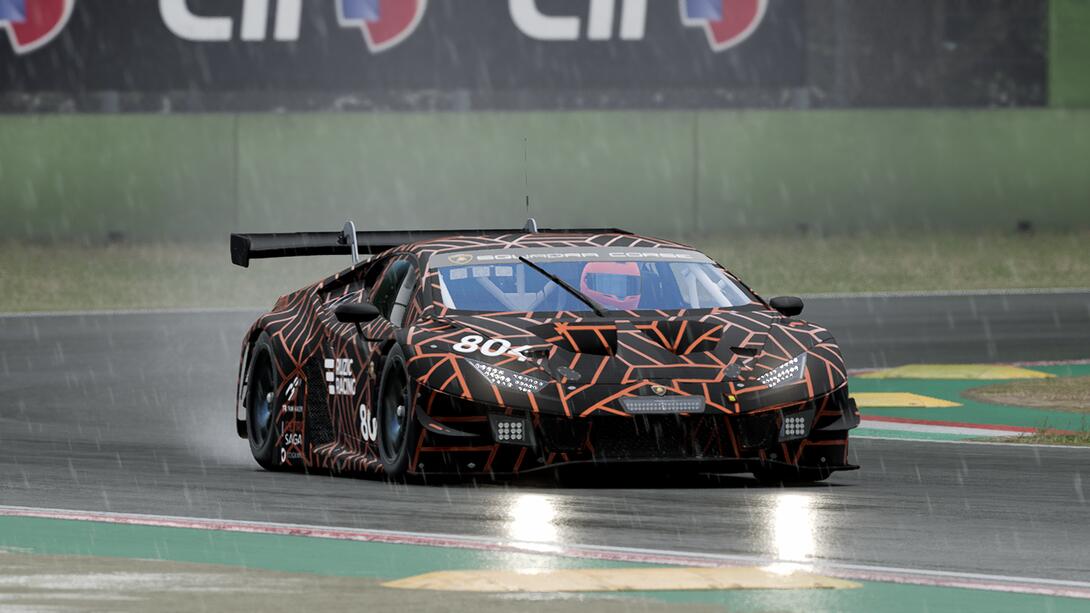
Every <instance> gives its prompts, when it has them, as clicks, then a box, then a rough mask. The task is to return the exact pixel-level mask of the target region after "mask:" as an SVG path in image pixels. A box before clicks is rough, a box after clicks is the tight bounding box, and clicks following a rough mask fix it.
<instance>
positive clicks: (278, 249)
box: [231, 220, 629, 268]
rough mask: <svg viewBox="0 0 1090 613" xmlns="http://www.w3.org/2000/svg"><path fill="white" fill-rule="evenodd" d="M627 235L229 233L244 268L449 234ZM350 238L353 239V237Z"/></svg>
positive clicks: (531, 228)
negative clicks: (266, 261)
mask: <svg viewBox="0 0 1090 613" xmlns="http://www.w3.org/2000/svg"><path fill="white" fill-rule="evenodd" d="M537 232H542V233H549V234H554V233H556V234H567V233H571V234H576V233H578V234H629V232H626V231H624V230H618V229H616V228H584V229H566V230H556V229H543V230H538V229H537V223H536V222H533V220H530V221H528V222H527V224H526V227H525V228H520V229H517V230H503V229H496V230H480V229H478V230H380V231H365V232H356V231H355V225H353V224H352V223H351V222H349V223H347V224H345V229H344V230H343V231H341V232H285V233H275V234H232V235H231V262H232V263H233V264H235V265H236V266H242V267H243V268H246V267H249V266H250V260H256V259H261V258H286V257H296V256H312V255H351V256H352V260H353V262H355V261H357V260H358V259H359V254H367V255H375V254H377V253H382V252H383V251H386V250H388V249H393V248H394V247H400V246H401V245H405V244H408V243H414V242H417V241H424V240H433V239H438V238H446V237H452V236H493V235H499V234H527V233H537ZM353 238H354V239H355V240H353Z"/></svg>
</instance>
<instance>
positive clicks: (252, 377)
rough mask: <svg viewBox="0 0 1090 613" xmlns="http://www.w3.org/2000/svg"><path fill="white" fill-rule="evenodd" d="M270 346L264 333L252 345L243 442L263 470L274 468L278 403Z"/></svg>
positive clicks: (278, 381)
mask: <svg viewBox="0 0 1090 613" xmlns="http://www.w3.org/2000/svg"><path fill="white" fill-rule="evenodd" d="M272 352H273V349H272V343H271V342H269V335H268V334H265V333H264V332H262V333H261V336H260V337H259V338H258V339H257V342H256V343H254V348H253V356H254V357H253V359H252V360H250V372H249V375H248V377H247V381H248V384H247V387H246V438H247V439H249V441H250V453H252V454H253V456H254V459H255V460H257V463H258V464H260V465H261V467H262V468H264V469H266V470H275V469H276V468H278V465H277V462H276V413H277V411H278V410H279V407H280V402H279V400H278V399H277V397H276V389H277V387H278V386H279V385H280V380H279V376H278V375H277V372H276V368H275V367H274V365H273V357H272V355H273V353H272Z"/></svg>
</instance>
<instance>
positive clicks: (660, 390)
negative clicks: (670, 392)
mask: <svg viewBox="0 0 1090 613" xmlns="http://www.w3.org/2000/svg"><path fill="white" fill-rule="evenodd" d="M651 391H652V392H655V395H656V396H665V395H666V386H665V385H658V384H656V385H652V386H651Z"/></svg>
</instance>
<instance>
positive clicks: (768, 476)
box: [753, 466, 832, 485]
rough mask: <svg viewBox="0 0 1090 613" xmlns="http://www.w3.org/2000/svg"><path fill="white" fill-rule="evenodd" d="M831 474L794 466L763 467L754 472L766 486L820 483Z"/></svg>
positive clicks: (821, 470) (817, 469) (758, 479)
mask: <svg viewBox="0 0 1090 613" xmlns="http://www.w3.org/2000/svg"><path fill="white" fill-rule="evenodd" d="M831 474H832V473H831V472H830V471H828V470H823V469H820V468H798V467H794V466H762V467H760V468H757V469H754V471H753V476H754V477H756V478H757V481H760V482H761V483H762V484H764V485H803V484H806V483H818V482H819V481H824V480H826V479H828V478H829V475H831Z"/></svg>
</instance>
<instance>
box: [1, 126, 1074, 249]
mask: <svg viewBox="0 0 1090 613" xmlns="http://www.w3.org/2000/svg"><path fill="white" fill-rule="evenodd" d="M524 139H525V142H526V151H525V153H524ZM524 155H525V156H526V158H527V160H528V162H527V163H525V164H524V162H523V159H524ZM1088 159H1090V112H1085V111H1056V110H1014V111H807V112H791V111H707V112H703V111H702V112H568V113H480V114H475V113H465V114H460V113H442V114H413V113H359V114H348V113H345V114H287V115H282V114H263V115H238V116H232V115H50V116H6V117H0V186H2V190H0V210H2V221H0V237H3V238H29V239H49V238H72V237H86V238H90V239H92V240H97V239H100V238H104V237H105V236H106V235H107V234H108V233H110V232H118V233H122V234H124V235H125V236H127V237H129V238H132V239H134V240H144V239H160V238H170V239H194V238H196V239H203V238H217V237H221V236H223V235H224V234H225V233H227V232H228V231H230V230H233V229H245V230H253V231H272V230H280V231H286V230H295V229H325V228H329V229H335V228H337V227H339V226H340V224H341V223H342V222H343V221H344V219H345V218H348V217H352V218H354V219H356V221H357V223H358V224H359V225H360V226H362V227H370V228H375V229H380V228H399V227H436V228H440V227H475V226H490V227H501V226H519V225H521V223H522V221H523V220H524V219H525V217H526V211H525V203H524V198H525V193H526V183H527V181H528V183H529V192H530V196H531V209H532V210H531V213H532V214H533V215H534V216H535V217H537V218H538V219H539V220H540V221H541V222H542V223H543V224H549V225H563V226H576V225H619V226H624V227H629V228H632V229H634V230H639V231H645V232H654V233H659V234H663V235H688V234H713V233H724V232H735V231H751V230H752V231H762V232H765V231H777V230H780V229H786V230H788V231H794V230H795V227H796V226H797V225H799V224H805V225H807V226H808V227H810V228H813V229H815V230H820V231H825V232H835V231H838V230H842V229H843V230H851V231H870V230H891V229H892V230H895V231H896V230H902V229H903V230H906V231H907V230H922V231H926V230H929V229H955V230H956V229H973V228H1009V227H1013V225H1014V223H1015V222H1016V221H1017V220H1020V219H1029V220H1032V221H1033V222H1034V223H1036V224H1037V225H1038V226H1041V227H1058V228H1063V227H1082V228H1085V227H1090V173H1086V172H1085V167H1086V160H1088ZM527 170H528V172H526V173H525V175H524V171H527Z"/></svg>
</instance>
